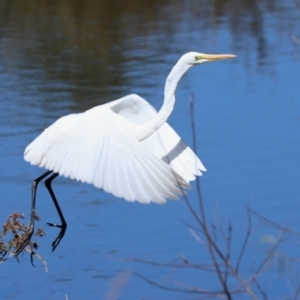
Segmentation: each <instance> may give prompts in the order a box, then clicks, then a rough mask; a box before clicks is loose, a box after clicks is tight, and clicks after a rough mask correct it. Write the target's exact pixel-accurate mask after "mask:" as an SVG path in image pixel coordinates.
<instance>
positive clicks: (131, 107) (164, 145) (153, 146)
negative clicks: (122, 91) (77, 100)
mask: <svg viewBox="0 0 300 300" xmlns="http://www.w3.org/2000/svg"><path fill="white" fill-rule="evenodd" d="M104 107H105V108H106V109H108V108H109V109H111V110H112V111H114V112H115V113H117V114H119V115H120V116H122V117H123V118H124V119H126V120H127V121H130V122H132V123H134V124H143V123H145V122H148V121H150V120H151V119H152V118H153V117H155V115H156V114H157V111H156V110H155V108H154V107H153V106H152V105H150V104H149V103H148V102H147V101H146V100H145V99H143V98H142V97H140V96H138V95H136V94H131V95H128V96H125V97H123V98H120V99H118V100H115V101H112V102H109V103H107V104H105V105H104V106H103V105H102V106H99V107H98V108H101V109H103V108H104ZM96 109H97V108H96ZM142 144H144V145H145V146H146V148H147V149H148V151H151V152H152V153H153V154H154V155H156V156H157V157H160V158H164V157H166V158H168V156H169V158H170V159H169V160H170V165H171V167H172V168H173V170H174V171H175V172H176V173H177V174H179V175H180V176H181V177H182V178H183V179H184V180H185V181H186V182H190V181H192V180H195V176H200V175H202V171H206V169H205V167H204V166H203V164H202V162H201V161H200V159H199V158H198V157H197V155H196V154H195V153H194V152H193V151H192V149H191V148H189V147H188V146H187V145H186V144H185V143H184V142H183V141H182V139H181V138H180V136H179V135H178V134H177V133H176V132H175V130H174V129H173V128H172V127H171V126H170V125H169V124H168V123H165V124H164V125H162V126H161V128H160V129H159V130H158V131H156V132H155V133H154V134H152V135H151V136H150V137H148V138H147V139H145V140H143V141H142ZM178 145H180V147H178ZM176 147H177V148H178V150H177V151H176ZM174 150H175V151H174Z"/></svg>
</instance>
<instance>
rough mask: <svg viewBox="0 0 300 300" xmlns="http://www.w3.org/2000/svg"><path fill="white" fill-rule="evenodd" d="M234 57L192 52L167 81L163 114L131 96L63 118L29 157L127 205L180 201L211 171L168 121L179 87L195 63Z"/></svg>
mask: <svg viewBox="0 0 300 300" xmlns="http://www.w3.org/2000/svg"><path fill="white" fill-rule="evenodd" d="M230 57H234V56H232V55H206V54H202V53H195V52H190V53H187V54H185V55H184V56H182V57H181V59H180V60H179V61H178V62H177V64H176V65H175V66H174V68H173V69H172V71H171V73H170V74H169V76H168V78H167V81H166V87H165V100H164V104H163V106H162V108H161V110H160V111H159V112H157V111H156V110H155V109H154V108H153V107H152V106H151V105H150V104H149V103H148V102H147V101H146V100H144V99H143V98H141V97H140V96H138V95H135V94H132V95H128V96H126V97H123V98H121V99H118V100H115V101H112V102H110V103H107V104H104V105H99V106H96V107H94V108H92V109H90V110H87V111H86V112H83V113H78V114H70V115H67V116H64V117H62V118H60V119H58V120H57V121H56V122H55V123H53V124H52V125H51V126H49V127H48V128H47V129H45V130H44V131H43V132H42V133H41V134H40V135H39V136H38V137H37V138H36V139H35V140H34V141H33V142H32V143H31V144H29V145H28V146H27V148H26V149H25V153H24V158H25V160H26V161H28V162H30V163H31V164H33V165H37V166H39V167H44V168H46V169H48V170H50V171H53V172H55V173H58V174H60V175H63V176H65V177H70V178H71V179H75V180H78V181H81V182H86V183H91V184H94V185H95V186H96V187H97V188H102V189H103V190H104V191H106V192H109V193H112V194H113V195H114V196H116V197H120V198H124V199H126V200H128V201H138V202H141V203H150V202H151V201H152V202H156V203H164V202H165V201H166V199H177V198H178V195H181V194H182V189H183V188H188V187H189V182H190V181H191V180H194V179H195V176H199V175H201V172H202V171H205V170H206V169H205V168H204V166H203V164H202V163H201V161H200V160H199V158H198V157H197V156H196V155H195V154H194V152H193V151H192V150H191V149H190V148H189V147H187V146H186V145H185V144H184V143H183V142H182V141H181V138H180V137H179V136H178V135H177V133H176V132H175V131H174V130H173V129H172V128H171V126H170V125H168V124H167V123H166V120H167V118H168V116H169V115H170V113H171V111H172V110H173V106H174V102H175V90H176V87H177V83H178V81H179V80H180V78H181V77H182V75H183V74H184V73H185V72H186V71H187V70H188V69H189V68H190V67H192V66H193V65H196V64H199V63H202V62H206V61H212V60H216V59H224V58H230Z"/></svg>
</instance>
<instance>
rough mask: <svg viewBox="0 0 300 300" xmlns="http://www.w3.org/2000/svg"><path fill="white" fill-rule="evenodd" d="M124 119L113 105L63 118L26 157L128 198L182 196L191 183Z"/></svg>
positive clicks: (145, 200)
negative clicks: (153, 150)
mask: <svg viewBox="0 0 300 300" xmlns="http://www.w3.org/2000/svg"><path fill="white" fill-rule="evenodd" d="M124 123H125V121H124V118H122V117H121V116H120V115H118V114H115V113H114V112H113V111H112V110H110V109H91V110H89V111H86V112H85V113H80V114H71V115H68V116H65V117H62V118H60V119H58V120H57V121H56V122H55V123H54V124H52V125H51V126H50V127H48V128H47V129H45V130H44V131H43V132H42V133H41V134H40V135H39V136H38V137H37V138H36V139H35V140H34V141H33V142H32V143H31V144H29V145H28V147H27V148H26V149H25V153H24V158H25V160H26V161H28V162H30V163H31V164H33V165H38V166H40V167H45V168H46V169H49V170H52V171H54V172H56V173H59V174H60V175H63V176H65V177H70V178H72V179H76V180H79V181H82V182H86V183H92V184H94V185H95V186H96V187H98V188H103V189H104V190H105V191H106V192H109V193H112V194H113V195H114V196H116V197H120V198H125V199H126V200H128V201H135V200H137V201H139V202H141V203H150V202H151V201H152V202H156V203H164V202H166V199H176V198H178V195H180V194H182V188H187V187H188V184H187V183H186V182H185V181H184V180H183V179H182V178H181V177H180V176H179V175H178V174H176V172H174V170H173V169H172V168H171V167H170V166H169V165H168V164H166V163H164V162H162V161H161V159H160V158H159V157H157V156H156V155H154V154H153V153H151V152H150V151H149V150H148V149H147V148H146V147H145V146H144V145H143V144H142V143H140V142H138V141H137V140H136V139H135V138H133V137H132V136H131V135H130V133H129V132H128V130H127V129H126V126H125V125H126V124H124Z"/></svg>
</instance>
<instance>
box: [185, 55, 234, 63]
mask: <svg viewBox="0 0 300 300" xmlns="http://www.w3.org/2000/svg"><path fill="white" fill-rule="evenodd" d="M234 57H236V55H234V54H205V53H198V52H189V53H186V54H184V55H183V56H182V57H181V59H182V60H184V61H185V63H186V64H189V65H192V66H194V65H199V64H201V63H204V62H209V61H215V60H221V59H227V58H234Z"/></svg>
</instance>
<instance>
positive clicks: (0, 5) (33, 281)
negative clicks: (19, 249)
mask: <svg viewBox="0 0 300 300" xmlns="http://www.w3.org/2000/svg"><path fill="white" fill-rule="evenodd" d="M296 2H299V1H298V0H297V1H296ZM299 15H300V9H299V7H298V6H296V4H295V3H294V2H293V1H279V0H267V1H258V0H253V1H249V0H228V1H225V0H220V1H207V0H183V1H171V0H167V1H158V0H153V1H149V0H139V1H137V0H134V1H112V0H109V1H108V0H107V1H97V0H87V1H79V0H60V1H58V0H52V1H50V0H49V1H46V0H40V1H36V0H27V1H17V0H3V1H0V156H1V159H0V166H1V168H0V198H1V203H2V206H1V210H0V214H2V218H1V220H5V218H6V216H7V215H8V214H9V213H11V212H12V211H15V210H20V211H24V212H28V211H29V206H30V182H31V180H32V179H33V178H36V177H37V176H38V175H39V174H40V171H41V170H39V169H38V168H35V167H32V166H30V165H29V164H26V163H25V162H24V161H23V151H24V148H25V146H26V145H28V144H29V142H30V141H31V140H32V139H33V138H35V137H36V136H37V134H39V133H40V132H41V131H42V130H43V129H44V128H46V127H47V126H49V125H50V124H51V123H53V122H54V121H55V120H56V119H57V118H59V117H60V116H62V115H66V114H68V113H72V112H78V111H82V110H84V109H88V108H90V107H92V106H94V105H97V104H100V103H101V102H106V101H108V100H113V99H115V98H119V97H121V96H124V95H127V94H129V93H133V92H134V93H138V94H140V95H141V96H142V97H144V98H146V99H147V100H148V101H149V102H150V103H151V104H153V105H154V106H155V107H160V106H161V103H162V93H163V86H164V81H165V79H166V76H167V74H168V73H169V71H170V68H171V67H172V66H173V65H174V64H175V62H176V61H177V59H178V58H179V57H180V56H181V55H182V54H183V53H185V52H188V51H191V50H193V51H203V52H207V53H219V52H221V53H235V54H237V55H238V59H236V60H235V61H234V62H228V64H230V65H227V63H224V64H223V63H220V64H218V66H211V67H210V66H203V67H201V68H200V67H199V69H198V70H193V71H191V73H190V74H187V76H186V77H185V78H184V79H183V80H182V81H181V83H180V85H179V88H178V92H177V95H176V96H177V99H178V101H177V103H176V108H175V111H174V114H173V115H172V117H171V120H170V122H171V124H172V125H173V126H174V128H176V130H177V131H178V133H179V134H180V136H182V138H183V139H184V140H185V142H187V143H190V140H191V139H190V129H189V125H188V123H189V115H188V107H187V106H188V105H187V101H184V100H185V99H187V98H188V97H189V95H190V92H191V91H193V92H194V93H195V99H196V106H195V107H196V114H195V115H196V116H197V122H196V123H197V133H199V141H198V143H199V148H198V149H199V150H200V153H199V155H201V158H202V159H203V161H204V163H205V166H206V167H207V168H208V172H207V173H206V174H205V176H204V177H203V181H202V182H203V185H202V187H203V194H204V196H205V200H206V204H207V208H208V212H212V211H213V210H214V208H215V206H216V205H219V207H220V215H221V216H222V217H224V219H225V218H229V219H231V220H233V221H234V226H235V227H234V229H237V230H236V231H235V232H234V237H235V238H236V240H239V235H243V234H244V231H243V228H244V225H245V218H244V215H242V214H243V207H244V206H247V205H249V204H250V205H251V207H253V206H254V209H256V208H258V210H259V212H263V213H267V214H268V217H270V219H275V220H276V221H278V220H280V221H282V222H281V224H283V225H285V224H287V223H288V224H290V221H291V219H292V221H293V220H295V219H296V218H297V219H296V220H297V223H296V224H298V223H299V222H298V214H297V211H298V210H299V209H298V203H299V195H300V190H299V184H298V178H299V170H300V164H299V159H298V158H299V151H300V150H299V149H300V148H299V147H300V146H299V145H300V140H299V124H300V123H299V111H300V107H299V104H300V103H299V95H298V94H299V92H298V91H299V79H298V78H299V77H300V75H299V72H300V71H299V70H300V68H299V53H300V45H299V44H298V43H297V41H299V39H300V31H299V28H298V27H297V26H296V25H297V24H298V19H299ZM291 36H293V37H294V39H292V38H291ZM297 63H298V64H297ZM270 74H271V75H272V76H270ZM195 75H196V76H195ZM249 75H250V76H249ZM54 189H55V192H56V193H57V196H58V197H59V200H60V201H61V205H62V208H63V211H64V212H65V214H66V218H67V220H68V224H70V226H69V227H70V229H69V231H68V235H67V236H66V241H64V243H63V244H62V245H61V248H60V249H58V250H59V251H58V252H56V253H54V254H51V253H50V251H51V250H50V246H49V247H47V246H48V245H50V244H51V242H52V240H53V238H54V237H55V234H56V233H55V232H52V231H51V230H49V231H47V235H46V236H45V239H44V241H48V244H47V242H44V241H43V243H42V242H41V248H40V249H39V251H40V252H39V253H41V254H42V256H43V257H45V258H46V259H47V261H48V262H49V270H50V271H49V274H46V275H45V276H44V270H43V267H41V269H42V271H40V270H39V269H38V268H39V266H38V265H37V268H30V267H29V266H28V265H29V263H28V264H26V262H24V263H23V261H22V264H18V265H17V264H14V263H13V262H11V261H9V262H7V263H5V264H3V265H1V268H2V269H1V270H2V271H3V272H2V274H3V276H2V277H1V282H2V283H3V284H2V286H1V291H0V298H5V297H6V298H12V299H13V298H14V299H63V298H64V295H65V294H67V295H68V296H69V299H78V298H80V296H81V295H84V297H85V298H89V299H101V298H103V297H104V296H105V294H109V293H106V292H105V291H107V289H108V288H109V280H108V279H107V278H115V277H118V276H117V274H118V273H119V271H120V269H123V270H124V269H127V270H130V269H131V267H132V265H131V264H129V263H124V262H120V261H119V260H118V261H116V259H115V258H116V256H118V257H122V258H124V257H133V256H136V257H145V256H146V257H147V256H148V257H149V256H151V257H153V259H154V260H155V259H157V260H160V261H161V262H168V261H170V260H171V259H173V258H174V257H176V256H177V255H178V254H179V253H184V254H187V255H188V256H189V258H190V257H192V259H193V258H194V259H195V261H199V262H200V263H203V262H204V263H206V261H205V254H204V255H203V253H202V252H201V251H202V250H203V249H202V248H200V247H198V244H197V245H196V246H195V244H196V243H195V241H194V240H193V239H192V238H191V237H190V236H189V235H188V234H187V229H186V228H185V227H184V226H182V224H181V223H179V222H178V221H177V218H178V217H179V218H180V219H182V220H184V221H187V223H189V220H190V215H189V214H188V211H187V209H186V207H185V205H184V203H183V201H179V202H176V203H174V202H172V203H169V204H167V205H165V206H163V207H161V206H160V207H157V206H148V207H144V206H141V205H137V204H136V205H130V204H128V203H125V201H124V202H122V201H117V200H115V199H114V198H113V197H110V195H108V194H104V193H101V192H100V191H99V190H96V189H94V188H93V187H91V186H88V185H84V184H78V183H76V182H74V181H69V180H64V179H63V178H61V177H60V179H59V180H58V182H57V184H56V185H55V187H54ZM39 192H40V194H39V195H38V198H39V200H38V201H39V202H38V206H39V207H38V208H37V209H38V212H39V214H40V215H41V217H42V218H43V224H44V223H46V222H55V220H54V219H53V218H55V213H54V207H53V205H52V203H50V199H49V198H48V197H49V196H48V195H47V194H46V191H45V189H44V188H43V187H41V188H40V190H39ZM193 192H194V189H192V190H190V191H189V196H190V197H191V198H192V197H193ZM103 199H106V201H104V200H103ZM249 199H250V200H249ZM93 203H94V204H93ZM95 203H96V204H100V205H95ZM294 207H296V208H297V209H294ZM291 208H292V209H291ZM291 210H292V211H293V212H295V215H296V216H297V217H295V219H293V217H292V218H291V217H290V215H289V214H290V212H291ZM213 215H214V213H213V212H212V213H211V214H209V213H208V218H209V217H212V216H213ZM241 215H242V216H241ZM287 219H288V221H287ZM291 223H292V222H291ZM236 224H237V225H236ZM41 226H42V227H43V225H42V224H41ZM48 233H49V235H48ZM235 234H237V235H235ZM242 238H244V235H243V237H242ZM242 241H243V239H242ZM252 242H253V244H255V242H256V240H255V239H254V238H253V239H252ZM237 244H238V243H236V242H235V241H233V244H232V248H233V249H237V248H239V247H240V244H238V246H237V247H236V245H237ZM288 245H289V244H288ZM70 247H71V249H70ZM239 249H240V248H239ZM256 250H257V249H255V251H254V252H255V255H256V253H257V251H256ZM47 251H49V253H48V252H47ZM288 251H297V249H296V248H295V247H290V248H289V249H288ZM203 252H204V251H203ZM296 255H298V254H297V253H296ZM112 256H113V258H112ZM250 256H251V255H250ZM111 258H112V259H111ZM251 259H252V256H251ZM249 261H250V260H249ZM249 261H246V262H245V269H246V270H249V269H252V267H253V266H252V265H249ZM251 264H252V261H251ZM133 268H134V270H140V273H141V274H145V275H146V276H148V275H149V274H150V275H149V277H151V278H153V279H158V280H160V279H163V278H165V277H164V276H165V275H166V273H168V271H165V270H161V269H160V270H158V269H155V270H149V269H148V267H147V266H146V267H145V266H136V265H134V267H133ZM16 274H26V278H25V280H24V281H21V280H20V276H16ZM180 274H182V273H181V271H180V272H178V273H177V274H176V275H178V277H179V279H180V278H181V279H182V281H183V282H189V283H191V284H194V285H195V286H199V282H200V281H201V283H202V281H203V277H201V275H199V273H196V274H194V273H189V272H187V273H184V274H183V275H180ZM172 275H173V274H172ZM23 276H24V277H25V275H23ZM181 276H182V277H181ZM175 277H176V276H175ZM178 277H176V279H177V278H178ZM100 278H101V279H100ZM173 278H174V277H173ZM206 280H208V281H209V279H208V278H207V277H205V278H204V281H206ZM213 280H214V279H213ZM65 281H68V282H69V284H68V285H66V284H65ZM213 282H215V281H213ZM6 283H8V284H6ZM280 284H281V285H280V286H283V285H284V286H286V285H285V283H283V281H282V282H281V283H280ZM200 285H201V284H200ZM273 286H274V287H275V295H276V296H275V298H279V296H278V293H277V292H278V290H280V287H278V288H277V285H276V284H275V285H273ZM278 286H279V285H278ZM41 287H42V288H41ZM205 288H206V287H205ZM276 288H277V290H276ZM33 291H34V293H35V294H34V297H33V296H32V295H33ZM45 291H46V293H47V295H45ZM100 291H102V292H103V293H102V295H103V297H101V293H100ZM122 293H124V299H125V298H126V297H127V299H141V298H142V297H148V298H151V299H163V298H167V299H170V298H172V299H178V298H179V299H182V297H180V296H178V294H175V295H174V297H172V296H170V294H169V293H166V294H162V291H161V290H158V291H157V289H155V288H153V287H149V285H147V284H144V283H143V282H141V281H138V280H137V279H136V277H135V276H132V277H130V279H129V282H128V286H126V288H125V289H124V290H122ZM155 293H156V294H155ZM122 295H123V294H122ZM135 296H136V298H134V297H135ZM164 296H165V297H164ZM47 297H48V298H47ZM176 297H177V298H176ZM81 298H83V297H81ZM183 298H184V297H183ZM271 298H272V295H270V299H271ZM273 298H274V297H273ZM282 298H283V297H282Z"/></svg>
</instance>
